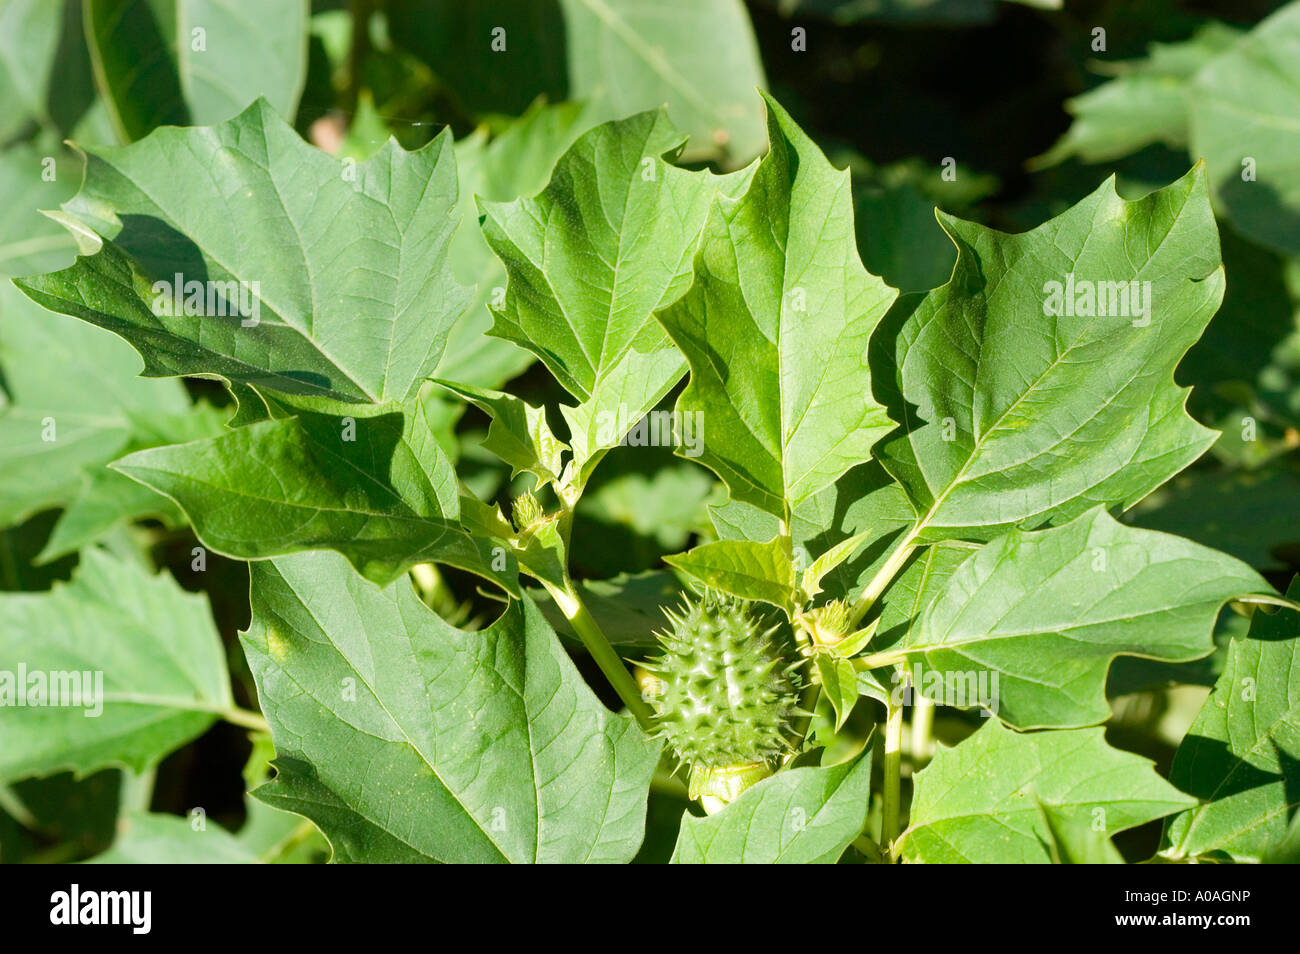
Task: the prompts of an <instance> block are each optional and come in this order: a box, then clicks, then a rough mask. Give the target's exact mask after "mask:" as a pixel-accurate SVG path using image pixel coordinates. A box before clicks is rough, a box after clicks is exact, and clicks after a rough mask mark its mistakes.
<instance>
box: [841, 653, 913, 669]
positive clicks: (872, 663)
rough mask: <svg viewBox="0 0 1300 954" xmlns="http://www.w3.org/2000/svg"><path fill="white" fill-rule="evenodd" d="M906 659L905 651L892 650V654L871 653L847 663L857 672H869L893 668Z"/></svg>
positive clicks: (856, 657) (855, 657)
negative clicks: (887, 667)
mask: <svg viewBox="0 0 1300 954" xmlns="http://www.w3.org/2000/svg"><path fill="white" fill-rule="evenodd" d="M906 659H907V653H906V651H904V650H894V651H892V652H883V653H872V654H871V655H868V656H854V657H853V658H852V659H850V660H849V663H850V664H851V665H852V666H853V668H854V669H856V670H857V671H858V672H870V671H871V670H872V669H883V668H884V667H885V666H895V665H897V664H898V663H901V662H903V661H904V660H906Z"/></svg>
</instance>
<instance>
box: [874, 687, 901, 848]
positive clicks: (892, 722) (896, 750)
mask: <svg viewBox="0 0 1300 954" xmlns="http://www.w3.org/2000/svg"><path fill="white" fill-rule="evenodd" d="M902 754H903V707H902V706H901V705H899V706H892V705H891V706H890V707H889V719H888V721H887V722H886V723H885V788H884V793H883V794H884V806H883V811H882V815H883V817H882V818H881V822H880V844H881V845H883V846H886V847H890V848H892V846H893V844H894V841H895V840H897V838H898V816H899V805H900V801H901V799H900V795H901V792H902Z"/></svg>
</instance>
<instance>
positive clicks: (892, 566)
mask: <svg viewBox="0 0 1300 954" xmlns="http://www.w3.org/2000/svg"><path fill="white" fill-rule="evenodd" d="M920 532H921V524H919V523H918V524H917V525H916V526H915V527H913V528H912V529H911V530H909V531H908V532H907V535H906V536H904V537H903V538H902V539H901V540H899V541H898V545H897V546H895V547H894V549H893V551H892V552H891V553H890V554H889V556H888V558H886V560H885V562H884V563H882V564H881V566H880V569H879V570H877V571H876V574H875V576H873V577H872V578H871V582H870V583H868V584H867V588H866V589H865V590H863V591H862V595H861V596H860V597H858V601H857V602H856V603H854V604H853V609H852V611H851V612H850V613H849V629H851V630H853V629H857V628H858V626H859V624H860V623H861V622H862V618H863V617H864V616H866V615H867V611H868V610H870V609H871V607H872V606H874V605H875V603H876V600H878V599H880V596H881V594H882V593H884V592H885V590H886V589H888V588H889V584H890V583H892V582H893V580H894V577H895V576H897V575H898V571H899V570H901V569H902V568H903V564H904V563H906V562H907V558H908V557H910V556H911V555H912V551H913V550H915V549H916V538H917V536H918V535H919V534H920Z"/></svg>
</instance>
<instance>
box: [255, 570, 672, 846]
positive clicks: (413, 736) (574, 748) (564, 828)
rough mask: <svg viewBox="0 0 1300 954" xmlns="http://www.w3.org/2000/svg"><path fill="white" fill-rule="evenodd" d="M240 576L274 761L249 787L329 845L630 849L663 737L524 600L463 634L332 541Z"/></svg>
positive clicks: (409, 592) (636, 842) (642, 819)
mask: <svg viewBox="0 0 1300 954" xmlns="http://www.w3.org/2000/svg"><path fill="white" fill-rule="evenodd" d="M252 578H253V586H252V603H253V622H252V625H251V627H250V629H249V631H248V632H247V633H246V634H244V636H243V637H242V641H243V644H244V648H245V651H246V653H247V655H248V659H249V665H250V667H251V669H252V671H253V674H254V677H255V679H256V680H257V687H258V696H259V699H260V701H261V703H262V706H263V709H264V711H265V712H266V715H267V719H268V721H269V722H270V723H271V729H272V734H273V736H274V738H275V743H276V753H277V758H276V762H275V766H276V769H277V771H278V775H277V777H276V779H275V780H274V781H273V782H271V783H270V784H268V785H266V786H264V787H262V788H260V789H258V791H257V797H259V798H261V799H262V800H263V801H266V802H267V803H269V804H271V805H273V806H275V807H278V808H281V809H285V810H288V811H293V812H297V813H299V814H301V815H304V816H306V817H307V818H310V819H311V820H312V821H313V822H315V823H316V824H317V825H318V826H319V827H320V829H321V830H322V831H323V832H324V833H325V835H326V837H327V838H329V840H330V843H331V845H332V846H333V848H334V860H336V861H369V862H385V861H387V862H392V861H408V862H409V861H458V862H471V861H529V862H531V861H538V862H543V861H557V862H558V861H567V862H573V861H628V860H630V859H631V858H632V856H633V855H635V853H636V850H637V847H638V846H639V845H640V843H641V838H642V834H643V831H644V823H645V804H646V793H647V789H648V786H649V783H650V776H651V774H652V773H653V771H654V767H655V765H656V763H657V761H658V757H659V743H658V742H653V743H652V742H651V741H650V740H648V739H646V738H645V737H644V736H643V735H642V734H641V732H640V730H639V729H638V728H637V727H636V725H635V723H634V722H633V721H632V720H631V718H630V717H626V716H616V715H612V714H611V713H609V712H608V711H607V710H605V708H604V707H603V706H601V705H600V703H599V702H597V700H596V698H595V696H593V695H592V694H591V691H590V690H589V689H588V688H587V687H586V685H585V684H584V683H583V682H582V679H581V677H580V676H579V675H578V673H577V671H576V670H575V669H574V668H573V664H572V663H571V662H569V660H568V657H567V656H565V654H564V652H563V651H562V650H561V648H560V645H559V643H558V642H557V641H556V639H555V635H554V633H552V632H551V630H550V628H549V627H548V626H547V625H546V623H545V621H544V620H543V619H542V616H541V614H540V613H539V612H538V611H537V609H536V607H534V606H533V604H532V603H531V602H529V601H527V600H525V601H524V602H523V603H518V602H515V603H511V604H510V605H509V606H508V607H507V608H506V611H505V613H504V614H503V615H502V617H501V618H500V619H498V620H497V621H496V622H495V623H493V624H492V625H491V626H489V627H487V628H486V629H484V630H482V631H479V632H461V631H460V630H457V629H453V628H452V627H450V626H448V625H447V624H446V623H444V622H442V620H440V619H438V617H437V616H435V615H434V614H433V613H431V612H430V611H429V610H428V609H427V608H426V607H425V606H424V605H423V604H422V603H420V601H419V599H418V598H417V597H416V595H415V593H414V591H413V590H412V589H411V587H409V586H406V585H401V584H399V585H396V586H393V587H390V588H389V589H386V590H380V589H378V588H377V587H375V586H374V585H373V584H370V583H367V582H365V581H364V580H362V579H361V578H359V577H357V576H356V575H355V574H353V573H352V572H351V570H350V569H349V568H348V567H347V565H346V564H345V563H344V561H343V560H342V558H340V557H338V556H335V555H333V554H323V553H312V554H302V555H299V556H295V557H287V558H283V559H278V560H275V561H272V562H263V563H256V564H254V565H253V567H252ZM349 685H350V686H352V687H353V691H352V692H351V693H350V694H349V693H347V692H346V691H345V689H346V687H347V686H349Z"/></svg>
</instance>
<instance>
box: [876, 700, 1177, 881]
mask: <svg viewBox="0 0 1300 954" xmlns="http://www.w3.org/2000/svg"><path fill="white" fill-rule="evenodd" d="M914 784H915V789H914V791H915V794H914V796H913V799H912V813H911V818H910V821H909V824H908V827H907V830H906V831H905V832H904V833H903V835H902V837H901V839H900V846H901V853H902V857H903V859H904V860H905V861H912V862H927V863H930V864H936V863H937V864H954V863H974V864H1025V863H1040V864H1043V863H1047V862H1049V861H1051V851H1050V845H1051V843H1052V838H1053V835H1052V832H1053V830H1060V829H1061V828H1062V827H1064V829H1066V830H1068V831H1078V830H1087V831H1093V830H1095V831H1098V832H1099V833H1100V834H1102V835H1105V836H1109V835H1113V834H1115V833H1116V832H1119V831H1124V830H1125V829H1127V828H1132V827H1133V826H1135V825H1141V824H1142V823H1144V822H1148V821H1151V820H1152V819H1153V818H1159V817H1161V816H1162V815H1168V814H1170V813H1171V812H1175V811H1178V810H1179V809H1181V808H1185V807H1186V806H1187V804H1188V798H1187V796H1186V795H1183V794H1182V793H1181V792H1179V791H1178V790H1177V789H1175V788H1174V787H1173V786H1171V785H1170V784H1169V783H1168V782H1166V781H1165V780H1164V779H1162V778H1161V777H1160V776H1159V775H1157V774H1156V772H1155V769H1154V767H1153V766H1152V764H1151V763H1150V762H1149V761H1147V760H1146V759H1144V758H1140V757H1138V756H1136V755H1131V754H1129V753H1128V752H1120V751H1118V750H1117V749H1112V748H1111V747H1110V746H1108V745H1107V744H1106V740H1105V737H1104V733H1103V731H1102V730H1101V729H1100V728H1095V729H1072V730H1066V731H1057V732H1030V733H1026V734H1021V733H1019V732H1013V731H1012V730H1010V729H1006V728H1003V727H1002V725H1001V724H1000V723H999V722H998V721H997V720H990V722H989V723H988V724H987V725H985V726H984V727H983V728H982V729H980V730H979V731H978V732H976V733H975V734H974V735H972V736H971V737H970V738H968V739H966V740H965V741H964V742H962V743H961V744H960V745H956V746H953V747H952V748H944V747H943V746H940V747H939V750H938V752H936V753H935V756H934V759H933V760H932V761H931V762H930V764H929V765H927V766H926V767H925V768H923V769H922V770H921V771H920V772H918V773H917V775H916V779H915V783H914ZM1044 811H1046V812H1047V813H1050V814H1048V815H1047V816H1046V817H1045V814H1044ZM1048 818H1050V819H1051V820H1052V821H1053V822H1054V827H1053V828H1049V826H1048V821H1047V819H1048Z"/></svg>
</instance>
